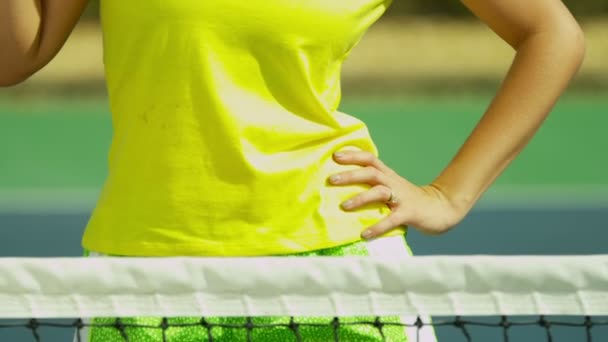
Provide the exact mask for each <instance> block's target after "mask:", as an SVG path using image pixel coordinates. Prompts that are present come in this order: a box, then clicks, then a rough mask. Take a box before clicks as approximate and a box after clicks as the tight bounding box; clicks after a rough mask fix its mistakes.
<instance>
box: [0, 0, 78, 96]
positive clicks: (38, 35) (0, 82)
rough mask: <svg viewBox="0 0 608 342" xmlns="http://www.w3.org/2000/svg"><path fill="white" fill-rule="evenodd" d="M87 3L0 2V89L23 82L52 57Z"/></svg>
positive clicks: (67, 0)
mask: <svg viewBox="0 0 608 342" xmlns="http://www.w3.org/2000/svg"><path fill="white" fill-rule="evenodd" d="M86 4H87V0H2V1H0V86H11V85H15V84H17V83H19V82H22V81H24V80H25V79H27V78H28V77H29V76H31V75H32V74H34V73H35V72H36V71H38V70H40V69H41V68H42V67H44V66H45V65H46V64H47V63H48V62H50V61H51V59H53V57H55V55H56V54H57V52H59V50H60V49H61V47H62V46H63V44H64V43H65V41H66V40H67V38H68V36H69V34H70V32H71V31H72V29H73V28H74V26H75V25H76V22H77V21H78V18H80V15H81V14H82V12H83V10H84V8H85V7H86Z"/></svg>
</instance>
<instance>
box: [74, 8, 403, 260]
mask: <svg viewBox="0 0 608 342" xmlns="http://www.w3.org/2000/svg"><path fill="white" fill-rule="evenodd" d="M389 2H390V0H331V1H328V0H288V1H287V0H214V1H201V0H174V1H166V0H162V1H161V0H145V1H144V0H129V1H124V0H102V1H101V17H102V26H103V42H104V63H105V68H106V78H107V85H108V93H109V101H110V108H111V112H112V120H113V131H114V134H113V139H112V145H111V149H110V153H109V170H108V176H107V180H106V182H105V185H104V187H103V190H102V193H101V195H100V198H99V201H98V204H97V206H96V208H95V210H94V212H93V215H92V217H91V219H90V221H89V224H88V226H87V228H86V231H85V235H84V237H83V246H84V247H85V248H87V249H89V250H94V251H98V252H103V253H108V254H120V255H158V256H165V255H200V256H203V255H227V256H231V255H232V256H233V255H267V254H288V253H297V252H303V251H310V250H315V249H321V248H328V247H332V246H337V245H341V244H345V243H350V242H354V241H357V240H359V239H360V238H359V234H360V233H361V231H362V230H363V229H364V228H365V227H367V226H369V225H371V224H373V223H375V222H377V221H379V220H380V219H382V218H383V217H385V216H386V215H387V213H388V209H387V208H386V206H385V205H382V204H377V205H373V206H368V207H366V208H364V209H361V210H358V211H356V212H345V211H344V210H342V209H341V208H340V203H341V202H343V201H344V200H346V199H347V198H350V197H352V196H353V195H355V194H357V193H360V192H361V191H363V190H365V189H366V187H365V186H362V185H356V186H343V187H336V186H330V185H328V184H327V177H328V176H330V175H331V174H333V173H337V172H339V171H343V170H347V169H352V168H353V166H344V165H338V164H336V163H335V162H334V161H333V159H332V153H333V152H335V151H338V150H341V149H361V150H367V151H372V152H374V153H377V150H376V147H375V146H374V143H373V141H372V140H371V138H370V136H369V134H368V130H367V127H366V126H365V124H364V123H362V122H361V121H359V120H358V119H356V118H354V117H352V116H349V115H347V114H345V113H341V112H339V111H338V110H337V109H338V106H339V102H340V70H341V64H342V62H343V60H344V59H345V58H346V56H347V55H348V54H349V52H350V51H351V49H352V48H353V47H354V46H355V45H356V43H357V42H358V41H359V39H360V38H361V36H362V35H363V34H364V32H365V31H366V30H367V29H368V28H369V27H370V26H371V25H372V24H373V23H374V22H375V21H376V20H377V19H378V18H379V17H380V16H381V15H382V14H383V13H384V11H385V10H386V8H387V6H388V5H389ZM394 234H403V231H394V232H393V233H392V235H394Z"/></svg>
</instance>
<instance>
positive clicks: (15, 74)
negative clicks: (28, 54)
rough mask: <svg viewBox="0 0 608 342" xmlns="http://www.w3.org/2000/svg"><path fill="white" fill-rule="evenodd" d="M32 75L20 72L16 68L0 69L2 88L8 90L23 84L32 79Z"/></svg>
mask: <svg viewBox="0 0 608 342" xmlns="http://www.w3.org/2000/svg"><path fill="white" fill-rule="evenodd" d="M32 74H33V73H32V72H27V71H25V70H18V69H16V68H13V69H7V70H1V69H0V87H2V88H6V87H12V86H16V85H18V84H21V83H23V82H25V81H26V80H27V79H28V78H30V76H32Z"/></svg>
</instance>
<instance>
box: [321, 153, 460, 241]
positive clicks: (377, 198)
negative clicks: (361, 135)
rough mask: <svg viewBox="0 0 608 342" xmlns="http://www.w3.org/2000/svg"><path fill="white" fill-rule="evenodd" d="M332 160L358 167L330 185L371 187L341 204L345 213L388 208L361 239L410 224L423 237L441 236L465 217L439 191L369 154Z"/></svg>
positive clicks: (334, 177) (344, 155)
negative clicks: (373, 205) (412, 180)
mask: <svg viewBox="0 0 608 342" xmlns="http://www.w3.org/2000/svg"><path fill="white" fill-rule="evenodd" d="M334 160H335V161H336V162H337V163H339V164H344V165H359V166H361V168H359V169H356V170H352V171H346V172H341V173H338V174H335V175H332V176H331V177H330V178H329V182H330V184H333V185H352V184H368V185H370V186H371V188H370V189H369V190H367V191H365V192H362V193H360V194H358V195H356V196H355V197H353V198H351V199H349V200H347V201H345V202H344V203H342V204H341V205H342V208H343V209H344V210H347V211H350V210H355V209H357V208H360V207H362V206H364V205H367V204H370V203H375V202H376V203H377V202H380V203H386V205H388V207H389V208H390V209H391V214H390V215H388V216H387V217H385V218H384V219H383V220H381V221H380V222H378V223H376V224H375V225H373V226H371V227H369V228H367V229H366V230H365V231H364V232H363V233H362V234H361V236H362V237H363V238H364V239H371V238H374V237H378V236H380V235H383V234H384V233H386V232H388V231H390V230H392V229H395V228H398V227H401V226H404V225H411V226H413V227H415V228H417V229H418V230H420V231H421V232H423V233H426V234H440V233H443V232H445V231H447V230H448V229H449V228H451V227H453V226H454V225H456V224H457V223H458V222H460V220H462V218H463V217H464V215H465V213H462V212H459V210H457V209H456V208H455V206H453V205H452V204H451V203H450V201H449V199H448V198H447V197H446V196H445V194H444V193H442V192H441V190H440V189H439V188H437V187H435V186H433V185H427V186H422V187H420V186H417V185H414V184H412V183H410V182H409V181H407V180H406V179H404V178H402V177H401V176H399V174H397V173H396V172H395V171H393V170H392V169H391V168H389V167H388V166H386V165H385V164H384V163H383V162H382V161H381V160H380V159H378V158H377V157H376V156H375V155H374V154H372V153H370V152H365V151H340V152H337V153H335V154H334Z"/></svg>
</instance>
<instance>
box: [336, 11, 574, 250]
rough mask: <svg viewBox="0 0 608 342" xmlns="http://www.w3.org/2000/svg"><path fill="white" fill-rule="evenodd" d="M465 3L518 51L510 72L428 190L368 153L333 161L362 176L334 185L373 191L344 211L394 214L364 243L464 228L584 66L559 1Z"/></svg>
mask: <svg viewBox="0 0 608 342" xmlns="http://www.w3.org/2000/svg"><path fill="white" fill-rule="evenodd" d="M463 3H464V4H465V6H467V7H468V8H469V9H470V10H471V11H472V12H473V13H474V14H475V15H476V16H477V17H479V18H480V19H481V20H483V21H484V22H485V23H486V24H487V25H488V26H489V27H490V28H491V29H492V30H493V31H494V32H495V33H496V34H497V35H498V36H500V37H501V38H502V39H503V40H504V41H505V42H507V43H508V44H509V45H511V46H512V47H513V48H514V49H515V50H516V51H517V53H516V56H515V58H514V60H513V64H512V65H511V68H510V70H509V72H508V73H507V75H506V77H505V79H504V82H503V84H502V86H501V88H500V89H499V91H498V93H497V94H496V96H495V98H494V100H493V101H492V103H491V104H490V106H489V107H488V109H487V110H486V112H485V114H484V115H483V117H482V119H481V120H480V122H479V123H478V125H477V126H476V127H475V129H474V130H473V132H472V133H471V135H470V136H469V137H468V139H467V140H466V142H465V143H464V144H463V146H462V147H461V148H460V150H459V151H458V153H457V154H456V156H454V158H453V159H452V161H451V162H450V163H449V165H448V166H447V167H446V168H445V169H444V170H443V172H441V174H440V175H439V176H438V177H437V178H436V179H435V180H434V181H433V182H432V183H431V184H428V185H424V186H417V185H414V184H412V183H411V182H409V181H408V180H406V179H404V178H403V177H401V176H400V175H398V174H397V173H396V172H395V171H393V170H392V169H391V168H389V167H388V166H386V165H385V164H384V163H383V162H382V161H381V160H379V159H377V158H376V157H375V156H374V155H372V154H371V153H367V152H353V151H341V152H339V153H336V154H335V155H334V159H335V161H336V162H338V163H340V164H345V165H349V164H350V165H360V166H361V168H359V169H356V170H355V171H349V172H343V173H340V174H336V175H333V176H332V177H330V179H329V182H330V183H332V184H334V185H345V184H362V183H363V184H369V185H370V186H371V187H370V189H369V190H367V191H365V192H363V193H361V194H358V195H356V196H355V197H354V198H352V199H350V201H351V202H350V203H351V204H350V205H349V202H348V201H346V202H344V203H342V207H343V208H344V209H345V210H353V209H356V208H358V207H360V206H362V205H364V204H367V203H371V202H386V203H387V205H388V206H389V207H390V208H391V214H390V215H388V216H387V217H386V218H385V219H383V220H381V221H380V222H378V223H377V224H375V225H373V226H371V227H369V228H368V229H366V230H364V231H363V232H362V234H361V236H362V237H363V238H365V239H370V238H374V237H377V236H378V235H381V234H383V233H385V232H387V231H390V230H392V229H395V228H396V227H399V226H403V225H411V226H413V227H415V228H416V229H418V230H420V231H421V232H423V233H426V234H440V233H444V232H446V231H447V230H449V229H450V228H451V227H453V226H455V225H456V224H457V223H459V222H460V221H461V220H462V219H463V218H464V217H465V216H466V215H467V213H468V212H469V211H470V210H471V208H472V207H473V205H474V204H475V202H476V201H477V200H478V199H479V197H480V196H481V195H482V194H483V192H484V191H485V190H486V189H487V188H488V187H489V186H490V185H491V184H492V182H493V181H494V180H495V179H496V178H497V177H498V176H499V175H500V174H501V173H502V172H503V171H504V169H505V168H506V167H507V166H508V165H509V163H511V161H512V160H513V159H514V158H515V157H516V156H517V155H518V154H519V153H520V152H521V151H522V149H523V148H524V147H525V145H526V144H527V143H528V142H529V141H530V139H531V138H532V136H533V135H534V134H535V133H536V131H537V130H538V128H539V127H540V125H541V124H542V123H543V121H544V120H545V118H546V117H547V115H548V114H549V112H550V111H551V109H552V107H553V106H554V104H555V102H556V101H557V99H558V97H559V96H560V95H561V93H562V92H563V91H564V89H565V88H566V86H567V84H568V83H569V81H570V79H571V78H572V77H573V76H574V74H575V73H576V72H577V70H578V69H579V67H580V65H581V63H582V61H583V56H584V52H585V42H584V38H583V34H582V31H581V29H580V27H579V26H578V24H577V23H576V21H575V20H574V18H573V17H572V15H571V14H570V13H569V11H568V10H567V9H566V7H564V5H563V4H562V3H561V1H558V0H535V1H528V0H509V1H504V0H463ZM431 133H432V132H431ZM391 194H392V201H390V202H389V200H390V199H391Z"/></svg>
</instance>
